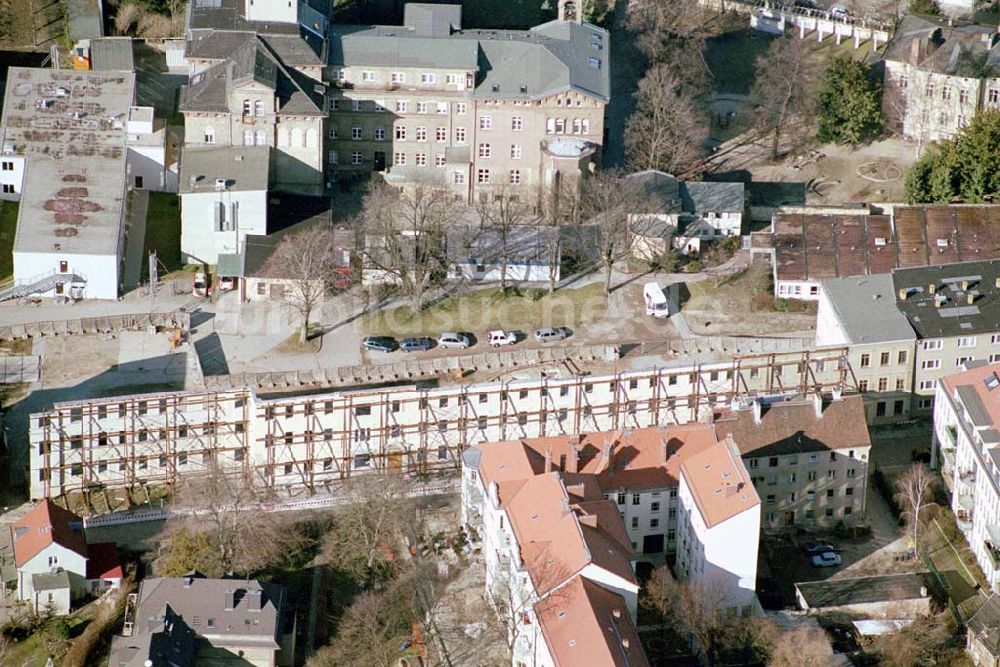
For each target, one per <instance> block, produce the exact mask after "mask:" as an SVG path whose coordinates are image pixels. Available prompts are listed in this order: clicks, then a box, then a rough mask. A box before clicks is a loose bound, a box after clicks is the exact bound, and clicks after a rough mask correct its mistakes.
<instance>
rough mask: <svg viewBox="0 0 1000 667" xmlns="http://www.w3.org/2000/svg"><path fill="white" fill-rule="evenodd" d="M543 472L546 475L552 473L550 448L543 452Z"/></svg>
mask: <svg viewBox="0 0 1000 667" xmlns="http://www.w3.org/2000/svg"><path fill="white" fill-rule="evenodd" d="M545 472H546V474H548V473H550V472H552V448H551V447H550V448H549V449H546V450H545Z"/></svg>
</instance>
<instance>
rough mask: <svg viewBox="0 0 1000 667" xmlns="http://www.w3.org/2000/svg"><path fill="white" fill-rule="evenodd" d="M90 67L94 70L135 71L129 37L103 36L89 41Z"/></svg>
mask: <svg viewBox="0 0 1000 667" xmlns="http://www.w3.org/2000/svg"><path fill="white" fill-rule="evenodd" d="M90 69H92V70H96V71H100V72H103V71H108V70H113V71H121V72H133V71H135V59H134V58H133V55H132V38H131V37H105V38H103V39H93V40H91V41H90Z"/></svg>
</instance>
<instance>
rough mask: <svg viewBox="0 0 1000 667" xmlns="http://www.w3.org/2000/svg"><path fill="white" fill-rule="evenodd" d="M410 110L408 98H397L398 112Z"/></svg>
mask: <svg viewBox="0 0 1000 667" xmlns="http://www.w3.org/2000/svg"><path fill="white" fill-rule="evenodd" d="M408 110H409V103H408V102H407V101H406V100H396V113H406V112H407V111H408Z"/></svg>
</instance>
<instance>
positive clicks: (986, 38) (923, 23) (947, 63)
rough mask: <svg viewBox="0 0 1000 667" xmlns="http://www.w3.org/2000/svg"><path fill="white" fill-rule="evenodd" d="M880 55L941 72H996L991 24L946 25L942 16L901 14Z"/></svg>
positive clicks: (999, 47)
mask: <svg viewBox="0 0 1000 667" xmlns="http://www.w3.org/2000/svg"><path fill="white" fill-rule="evenodd" d="M882 57H883V58H885V59H886V60H890V61H895V62H902V63H909V64H911V65H915V66H917V67H919V68H920V69H923V70H928V71H932V72H938V73H941V74H953V75H956V76H966V77H976V78H979V77H983V76H997V75H998V73H1000V41H998V38H997V37H996V30H995V28H993V27H992V26H985V25H976V24H960V25H951V26H949V25H948V20H947V19H945V18H940V19H938V18H934V17H929V16H917V15H914V14H908V15H907V16H904V17H903V20H902V21H901V22H900V24H899V27H898V28H896V31H895V32H894V33H893V36H892V39H890V40H889V43H888V44H887V45H886V48H885V53H884V54H883V56H882Z"/></svg>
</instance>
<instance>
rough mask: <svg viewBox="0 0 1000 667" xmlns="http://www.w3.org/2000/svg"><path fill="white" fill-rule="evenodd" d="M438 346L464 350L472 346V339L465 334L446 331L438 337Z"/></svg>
mask: <svg viewBox="0 0 1000 667" xmlns="http://www.w3.org/2000/svg"><path fill="white" fill-rule="evenodd" d="M438 346H439V347H444V348H454V349H456V350H464V349H466V348H469V347H472V341H471V340H469V337H468V336H466V335H464V334H460V333H455V332H454V331H446V332H445V333H443V334H441V335H440V336H439V337H438Z"/></svg>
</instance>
